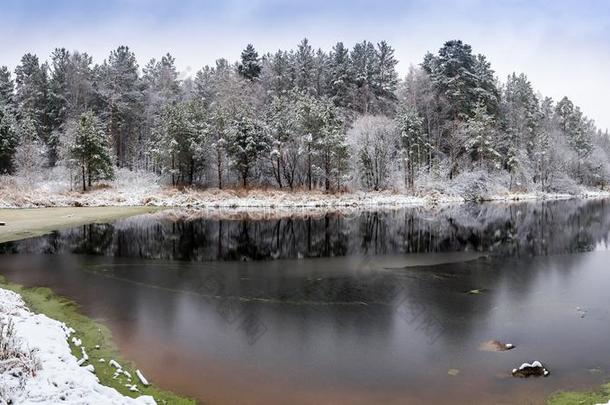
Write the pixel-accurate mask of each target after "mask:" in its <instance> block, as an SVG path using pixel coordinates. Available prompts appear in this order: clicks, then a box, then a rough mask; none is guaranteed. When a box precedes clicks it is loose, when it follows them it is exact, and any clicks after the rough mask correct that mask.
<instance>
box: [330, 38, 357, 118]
mask: <svg viewBox="0 0 610 405" xmlns="http://www.w3.org/2000/svg"><path fill="white" fill-rule="evenodd" d="M350 65H351V61H350V57H349V50H348V49H347V48H346V47H345V46H344V45H343V43H342V42H338V43H337V44H336V45H335V46H334V47H333V50H332V52H331V53H330V62H329V70H330V80H329V81H330V88H329V95H330V98H331V99H332V100H333V102H334V103H335V105H336V106H338V107H344V108H348V107H350V106H351V103H352V100H351V96H352V93H353V92H354V89H353V82H352V77H351V75H350V68H351V66H350Z"/></svg>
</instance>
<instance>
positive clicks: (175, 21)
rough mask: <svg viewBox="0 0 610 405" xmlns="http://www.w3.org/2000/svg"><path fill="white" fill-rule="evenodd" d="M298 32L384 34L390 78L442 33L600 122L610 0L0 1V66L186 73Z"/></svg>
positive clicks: (353, 36) (607, 120)
mask: <svg viewBox="0 0 610 405" xmlns="http://www.w3.org/2000/svg"><path fill="white" fill-rule="evenodd" d="M305 37H307V38H308V39H309V40H310V42H311V43H312V45H313V46H314V47H316V48H318V47H319V48H322V49H324V50H327V51H328V50H330V49H331V47H332V46H333V44H334V43H336V42H337V41H342V42H344V43H345V44H346V45H349V46H351V45H353V44H354V43H356V42H359V41H362V40H365V39H366V40H369V41H371V42H379V41H381V40H386V41H388V42H389V43H390V45H392V46H393V47H394V49H395V50H396V57H397V58H398V60H399V61H400V62H399V65H398V70H399V73H400V74H401V76H402V75H405V74H406V72H407V71H408V69H409V66H410V65H417V64H419V63H420V62H421V61H422V58H423V56H424V54H425V53H426V52H427V51H431V52H435V51H437V50H438V49H439V48H440V47H441V46H442V44H443V43H444V42H445V41H447V40H450V39H461V40H462V41H464V42H466V43H469V44H470V45H472V47H473V50H474V52H476V53H482V54H485V55H486V56H487V57H488V60H489V61H490V62H491V64H492V68H494V70H495V71H496V74H497V76H498V77H499V78H500V80H504V79H505V78H506V76H507V75H508V74H509V73H511V72H513V71H514V72H518V73H525V74H526V75H527V76H528V77H529V79H530V81H531V82H532V84H533V86H534V88H535V89H536V90H537V91H540V92H541V93H542V94H543V95H545V96H550V97H553V98H554V99H556V100H557V99H560V98H561V97H563V96H565V95H567V96H568V97H570V98H571V99H572V100H573V101H574V102H575V103H576V104H578V105H580V106H581V108H582V109H583V111H584V112H585V114H587V115H588V116H589V117H591V118H593V119H594V120H595V121H596V123H597V124H598V126H599V127H600V128H602V129H605V128H610V108H609V103H608V101H607V99H608V97H607V96H608V95H609V94H610V1H609V0H580V1H577V0H555V1H551V0H549V1H545V0H530V1H525V0H497V1H490V0H487V1H485V0H454V1H450V0H437V1H421V0H402V1H399V0H377V1H373V0H352V1H348V0H292V1H287V0H284V1H279V0H224V1H207V0H199V1H196V0H103V1H95V0H91V1H89V0H0V65H7V66H9V67H10V68H12V69H13V68H14V67H15V66H16V65H17V64H18V63H19V59H20V58H21V56H22V55H23V54H24V53H26V52H32V53H36V54H37V55H38V56H39V57H40V58H41V59H43V60H46V59H47V58H48V57H49V55H50V53H51V51H52V50H53V49H54V48H56V47H65V48H67V49H69V50H79V51H85V52H88V53H89V54H90V55H92V56H93V58H94V61H95V62H98V63H101V62H102V61H103V60H104V59H105V58H106V57H107V55H108V54H109V52H110V50H112V49H114V48H116V47H118V46H119V45H128V46H129V47H130V48H131V49H133V50H134V52H135V53H136V56H137V58H138V61H139V63H140V66H143V65H145V63H146V62H147V61H148V60H149V59H151V58H153V57H156V58H160V57H161V56H162V55H163V54H165V53H166V52H170V53H171V54H172V55H173V56H174V57H176V63H177V65H178V68H179V69H180V70H181V71H182V72H183V73H184V74H185V75H192V74H194V72H196V71H197V70H198V69H200V68H201V67H202V66H203V65H206V64H213V63H214V61H215V60H216V59H218V58H221V57H224V58H227V59H229V60H230V61H234V60H237V59H238V58H239V54H240V52H241V50H242V49H243V48H244V47H245V46H246V45H247V44H248V43H252V44H254V46H255V47H256V49H257V50H258V51H259V53H261V54H262V53H266V52H273V51H276V50H278V49H290V48H295V47H296V45H297V43H298V42H299V41H300V40H301V39H303V38H305Z"/></svg>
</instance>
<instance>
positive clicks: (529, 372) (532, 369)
mask: <svg viewBox="0 0 610 405" xmlns="http://www.w3.org/2000/svg"><path fill="white" fill-rule="evenodd" d="M512 374H513V377H525V378H527V377H532V376H533V377H546V376H548V375H549V371H548V370H547V369H546V368H545V367H544V366H543V365H542V363H541V362H539V361H538V360H536V361H534V362H532V364H530V363H523V364H521V365H520V366H519V368H514V369H513V372H512Z"/></svg>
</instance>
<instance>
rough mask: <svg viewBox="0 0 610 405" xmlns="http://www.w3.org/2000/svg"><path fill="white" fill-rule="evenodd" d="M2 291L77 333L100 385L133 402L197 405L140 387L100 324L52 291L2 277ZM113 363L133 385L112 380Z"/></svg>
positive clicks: (133, 371)
mask: <svg viewBox="0 0 610 405" xmlns="http://www.w3.org/2000/svg"><path fill="white" fill-rule="evenodd" d="M0 287H1V288H5V289H7V290H11V291H14V292H16V293H18V294H20V295H21V296H22V297H23V300H24V301H25V303H26V304H27V306H28V307H29V308H30V309H31V310H32V311H33V312H36V313H41V314H45V315H46V316H48V317H49V318H52V319H56V320H58V321H60V322H64V323H65V324H66V325H68V326H69V327H72V328H73V329H74V330H76V333H75V334H73V335H72V336H76V337H77V338H78V339H81V341H82V346H84V347H85V350H86V351H87V354H88V355H89V361H88V362H86V363H85V364H92V365H93V366H94V367H95V374H96V375H97V377H98V378H99V380H100V383H101V384H103V385H106V386H108V387H112V388H114V389H116V390H117V391H119V392H120V393H121V394H123V395H126V396H129V397H132V398H135V397H138V396H140V395H151V396H152V397H154V398H155V400H156V401H157V403H158V404H172V405H174V404H177V405H182V404H195V403H196V402H195V401H194V400H192V399H188V398H185V397H180V396H177V395H175V394H173V393H171V392H169V391H164V390H162V389H160V388H158V387H155V386H154V385H150V386H148V387H144V386H143V385H142V384H140V382H139V380H138V377H137V376H136V367H134V365H133V364H131V363H129V362H127V361H125V360H124V359H122V358H121V357H120V355H119V353H118V350H117V348H116V346H115V345H114V344H113V342H112V336H111V333H110V330H109V329H108V328H107V327H105V326H104V325H102V324H101V323H99V322H96V321H94V320H93V319H91V318H88V317H87V316H85V315H83V314H81V313H80V312H79V307H78V305H77V304H76V303H74V302H73V301H70V300H68V299H65V298H62V297H60V296H58V295H56V294H55V293H53V291H51V290H50V289H49V288H42V287H38V288H25V287H23V286H21V285H18V284H14V283H11V282H9V281H7V280H6V279H5V278H4V277H1V276H0ZM68 343H69V345H70V348H71V350H72V354H73V355H74V356H75V357H76V358H81V357H82V353H81V348H80V347H76V346H75V345H74V344H73V343H72V342H71V341H70V342H68ZM96 345H99V347H100V348H99V349H96V348H95V347H96ZM99 359H104V360H105V362H99ZM111 359H114V360H115V361H117V362H119V364H121V366H122V367H123V370H126V371H128V372H129V373H130V374H131V381H129V380H128V379H127V377H126V376H125V375H123V374H121V375H120V376H119V377H117V378H116V379H115V378H113V374H114V372H115V371H116V369H115V368H114V367H112V366H111V365H110V364H108V362H109V361H110V360H111ZM125 384H136V385H137V386H138V389H139V390H140V392H130V391H129V388H127V387H126V386H125Z"/></svg>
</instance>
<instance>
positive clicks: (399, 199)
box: [0, 186, 610, 209]
mask: <svg viewBox="0 0 610 405" xmlns="http://www.w3.org/2000/svg"><path fill="white" fill-rule="evenodd" d="M606 197H610V192H608V191H599V190H583V191H580V192H578V193H574V194H567V193H542V192H527V193H505V194H496V195H493V194H492V195H485V196H482V197H480V198H478V199H476V200H473V199H466V198H464V197H462V196H459V195H451V194H443V193H440V192H430V193H425V194H415V195H409V194H402V193H399V192H392V191H375V192H362V191H360V192H345V193H334V194H326V193H324V192H322V191H317V190H316V191H283V190H273V189H270V190H258V189H253V190H248V191H243V190H219V189H206V190H199V189H191V188H185V189H181V190H179V189H175V188H163V187H158V186H155V187H151V188H150V189H142V188H129V187H120V188H102V189H97V190H93V191H90V192H87V193H80V192H48V191H47V192H45V191H43V190H35V189H32V190H27V189H26V190H24V189H21V190H14V191H11V192H5V193H1V194H0V208H38V207H102V206H153V207H175V208H181V207H184V208H221V209H231V208H240V209H244V208H245V209H248V208H255V209H256V208H271V209H274V208H282V209H291V208H294V209H298V208H341V207H362V208H372V207H380V208H381V207H389V208H393V207H394V208H399V207H408V206H424V207H425V206H435V205H439V204H461V203H465V202H472V201H476V202H484V201H506V202H509V201H526V200H559V199H571V198H606Z"/></svg>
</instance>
